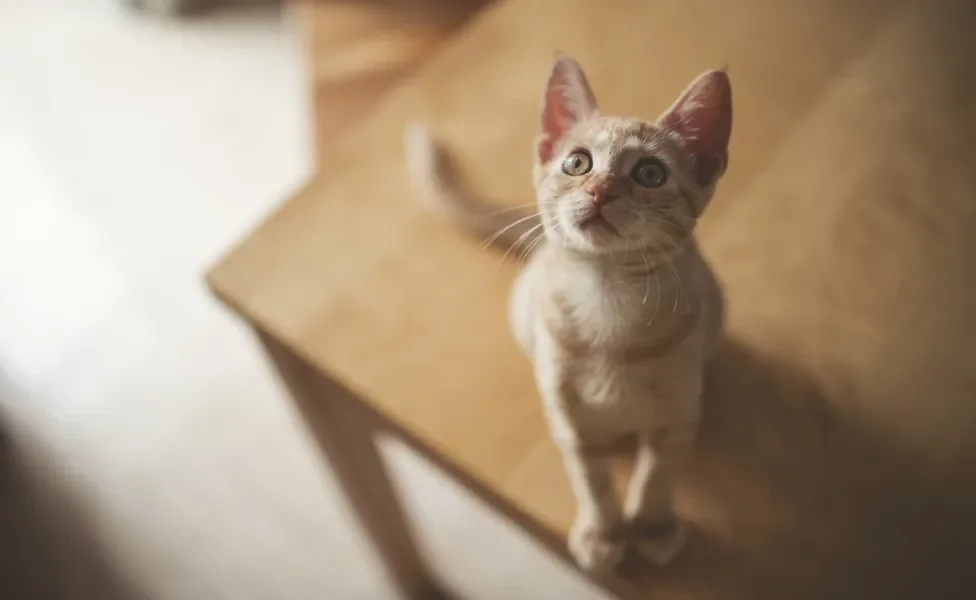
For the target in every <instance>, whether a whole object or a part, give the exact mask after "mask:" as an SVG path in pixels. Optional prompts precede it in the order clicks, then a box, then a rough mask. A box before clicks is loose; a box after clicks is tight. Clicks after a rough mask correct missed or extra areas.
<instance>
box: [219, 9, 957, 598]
mask: <svg viewBox="0 0 976 600" xmlns="http://www.w3.org/2000/svg"><path fill="white" fill-rule="evenodd" d="M969 4H970V3H967V2H964V1H962V0H959V1H954V0H937V1H934V2H922V1H920V0H919V1H910V0H905V1H902V2H891V1H881V0H878V1H871V0H854V1H850V0H846V1H841V0H829V1H825V2H819V3H799V2H796V3H791V2H779V1H774V0H744V1H743V2H737V3H735V5H734V6H731V5H729V4H728V3H725V2H719V1H718V0H694V1H680V2H679V1H677V0H674V1H663V0H661V1H655V2H636V1H635V2H618V3H603V4H601V6H600V10H593V9H592V7H591V4H590V3H589V2H585V1H584V0H564V1H560V2H556V1H554V0H552V1H550V0H518V1H511V2H502V3H500V4H498V5H497V6H494V7H492V8H490V9H488V11H487V12H485V13H483V14H482V15H481V16H480V17H479V18H478V20H477V22H476V23H474V24H473V25H472V26H470V28H468V29H467V30H466V32H465V34H464V35H463V36H461V37H460V38H458V39H457V40H456V41H454V42H452V43H451V44H450V45H449V46H448V47H447V48H445V49H444V50H443V51H442V53H440V54H439V55H438V56H437V57H436V58H435V59H434V60H433V61H432V62H431V63H429V64H428V66H427V67H425V68H424V70H423V71H422V72H421V74H420V75H419V76H418V78H417V79H416V80H415V81H413V82H411V83H409V84H407V85H405V86H403V87H401V88H399V89H398V90H397V91H396V92H395V93H394V94H392V95H391V96H390V97H389V98H388V99H387V101H385V102H384V103H383V104H382V106H380V107H379V108H378V109H377V111H376V112H375V113H374V114H373V115H372V116H371V117H370V118H368V119H367V120H366V121H365V122H364V123H363V124H362V125H361V126H358V127H356V128H355V130H354V131H352V132H351V135H349V136H346V137H344V139H343V141H342V142H341V143H339V144H338V145H337V146H336V148H335V152H334V155H333V157H332V158H331V159H330V168H329V170H328V173H327V174H324V175H322V176H320V177H318V178H317V179H315V180H314V181H312V182H310V183H309V184H308V186H307V187H306V188H305V189H303V190H302V191H300V192H299V193H297V194H296V195H295V197H294V198H293V199H292V200H291V201H290V202H288V203H287V204H286V205H284V207H283V208H282V209H281V210H279V211H278V212H277V213H276V214H275V215H273V216H272V217H271V218H269V220H268V221H267V222H266V223H264V224H263V225H262V226H261V227H260V228H259V230H258V231H256V232H255V233H254V234H253V235H251V236H250V237H249V238H248V239H246V240H244V241H243V243H242V244H241V245H240V246H239V247H238V248H237V249H235V250H234V251H233V252H232V253H230V254H229V255H228V256H227V257H226V258H225V259H224V260H223V261H222V262H221V263H220V264H219V265H218V266H217V267H216V268H215V269H214V270H213V271H212V272H211V273H210V276H209V281H210V285H211V286H212V287H213V289H214V291H215V292H216V293H217V294H218V295H219V296H220V297H221V298H223V299H224V301H225V302H226V303H228V304H229V305H230V306H232V307H233V308H234V309H235V310H237V311H238V312H239V313H240V314H241V315H242V316H243V317H244V318H246V319H248V320H250V321H252V322H254V323H256V324H258V325H259V326H260V327H262V328H266V329H267V330H268V331H270V332H273V334H274V335H275V336H276V337H278V338H280V339H281V340H283V341H284V342H285V343H286V344H287V345H288V346H289V347H291V348H292V349H294V351H295V352H296V353H298V354H300V355H301V356H302V357H303V358H304V359H305V360H307V361H308V362H309V363H311V364H313V365H315V366H316V367H317V368H319V369H321V370H322V371H323V372H324V373H327V374H329V375H330V376H331V377H334V378H336V379H337V380H338V381H340V382H342V383H343V384H344V385H346V386H348V387H349V388H350V389H351V390H352V391H353V392H354V393H355V394H356V395H357V396H358V397H359V398H360V399H361V401H362V402H364V403H366V405H367V406H368V407H369V408H370V410H374V411H376V413H377V414H378V415H381V416H382V417H383V418H384V419H387V420H389V422H390V423H392V424H394V425H395V427H396V428H398V429H399V430H401V431H405V432H409V435H410V436H411V439H413V440H414V441H415V442H416V443H417V444H418V445H420V446H422V447H423V448H424V449H425V451H426V452H427V453H429V454H430V455H432V456H435V457H437V459H438V460H439V461H440V462H442V463H443V464H449V465H452V468H453V470H454V471H455V472H460V473H464V474H465V476H466V477H467V478H469V479H470V480H472V481H474V482H477V485H476V486H475V489H476V491H478V493H479V494H482V495H484V496H485V497H486V499H488V501H489V502H492V503H493V504H495V505H497V506H499V507H501V508H502V509H503V511H504V512H505V513H506V514H509V515H513V514H514V515H517V516H518V517H517V518H516V520H517V521H523V522H530V523H535V524H538V526H539V527H540V528H541V529H542V530H543V531H544V532H550V533H551V535H552V537H554V538H557V539H558V538H561V537H563V536H565V532H566V530H567V528H568V525H569V523H570V520H571V518H572V513H573V506H574V503H573V500H572V497H571V495H570V492H569V489H568V486H567V484H566V481H565V477H564V475H563V473H562V469H561V466H560V464H559V460H558V454H557V452H556V450H555V448H554V447H553V446H552V444H551V443H550V442H549V441H548V437H547V435H546V431H545V427H544V424H543V421H542V415H541V411H540V408H539V406H538V400H537V397H536V393H535V390H534V387H533V383H532V377H531V374H530V371H529V365H528V363H527V361H526V360H525V359H524V358H523V357H522V356H521V355H520V353H519V351H518V350H517V348H516V345H515V343H514V342H513V340H511V339H510V337H509V334H508V332H507V328H506V324H505V304H506V296H507V288H508V284H509V282H510V279H511V276H512V274H513V272H514V267H513V265H510V264H503V265H501V266H499V265H498V257H497V256H495V255H491V254H488V253H486V252H485V251H483V250H482V249H481V248H480V245H479V244H478V243H477V242H476V241H471V240H467V239H465V238H464V237H463V236H461V235H460V234H458V233H457V232H455V231H454V230H452V228H451V227H450V226H449V225H448V224H446V223H444V222H442V221H441V220H440V219H438V218H437V217H436V216H431V215H429V214H427V213H425V212H423V210H422V209H420V208H418V205H419V202H417V201H416V200H415V199H414V198H413V197H412V196H411V194H410V193H409V191H408V190H409V188H408V186H407V178H406V175H405V173H404V168H403V160H402V156H401V150H400V142H399V138H400V131H401V129H402V127H403V126H404V125H405V124H406V123H408V122H410V121H412V120H414V119H417V118H426V119H428V120H430V121H431V122H432V124H433V127H434V128H435V129H436V130H437V131H438V132H439V134H440V135H441V136H443V137H444V138H445V139H447V140H448V141H449V143H450V144H451V145H452V146H454V147H455V148H457V149H458V151H459V154H460V156H461V158H462V162H463V165H464V167H465V169H466V170H467V171H468V174H469V177H470V179H471V181H472V183H473V185H474V186H475V187H476V188H477V189H480V190H483V191H484V192H485V193H486V194H488V195H491V196H493V197H497V198H499V199H501V200H503V201H506V202H510V203H513V204H514V203H522V202H525V201H527V199H528V198H530V193H531V190H530V179H529V164H530V163H529V156H530V155H529V149H530V148H531V145H530V143H531V138H532V136H533V134H534V131H535V128H536V124H537V113H536V111H537V102H538V97H539V89H540V86H541V84H542V81H543V78H544V76H545V73H546V71H547V68H548V65H549V62H550V61H551V59H552V56H553V52H554V50H555V49H560V50H563V51H566V52H570V53H572V54H574V55H575V56H577V57H578V58H579V60H580V62H581V63H582V64H583V66H584V68H585V69H586V70H587V72H588V73H589V75H590V78H591V81H592V83H593V86H594V89H595V91H596V94H597V97H598V99H599V100H600V101H601V103H602V105H603V107H604V110H605V111H606V112H610V113H622V114H628V115H635V116H643V117H648V118H651V117H653V116H655V115H656V113H657V112H659V111H661V110H663V109H664V108H665V107H666V106H667V105H668V104H669V103H670V101H671V100H672V98H673V97H674V96H675V95H676V94H677V93H678V92H679V91H680V90H681V89H682V88H683V86H684V85H685V84H686V83H687V81H689V80H690V79H691V78H692V77H693V76H694V75H696V74H697V73H698V72H700V71H702V70H704V69H706V68H710V67H715V66H721V65H723V64H726V63H727V64H728V65H729V71H730V74H731V77H732V82H733V87H734V90H735V92H734V93H735V106H736V116H735V119H736V121H735V129H734V133H733V142H732V150H731V168H730V171H729V173H728V174H727V175H726V178H725V180H724V181H723V183H722V185H721V187H720V190H719V194H718V197H717V198H716V200H715V202H714V205H713V206H712V207H711V208H710V209H709V211H708V213H707V215H706V217H705V219H704V222H703V223H702V227H701V230H700V238H701V241H702V244H703V247H704V249H705V251H706V253H707V254H708V255H709V257H710V258H711V259H712V261H713V262H714V263H715V265H716V268H717V271H718V273H719V275H720V277H721V279H722V280H723V281H724V283H725V286H726V288H727V292H728V296H729V311H730V314H729V316H730V319H729V321H730V322H729V332H730V340H729V341H728V342H727V343H726V345H725V348H724V349H723V351H722V352H721V353H720V355H719V357H718V359H717V360H716V362H715V364H714V365H713V366H712V367H711V368H710V373H709V380H708V384H707V391H706V399H705V402H706V410H705V424H704V429H703V431H702V435H701V440H700V444H699V448H698V450H697V453H696V456H695V458H694V460H693V461H692V463H691V466H690V468H689V471H688V473H687V474H686V476H685V477H684V478H683V480H682V482H681V486H680V494H679V502H678V510H679V512H680V513H681V514H682V515H683V516H684V517H685V518H687V519H689V520H690V521H691V523H692V525H693V531H692V536H691V540H690V543H689V546H688V548H687V551H686V552H685V553H684V554H683V555H682V556H681V557H680V558H679V560H678V561H677V562H676V563H675V564H674V565H673V566H672V567H669V568H668V569H664V570H650V569H649V568H647V567H643V566H641V565H639V564H634V565H631V567H630V570H629V571H628V572H627V573H626V577H625V578H624V579H622V580H614V581H611V582H610V585H611V586H612V587H613V589H615V590H616V591H617V592H618V593H620V594H621V595H623V596H632V597H635V598H636V597H648V596H649V595H650V594H662V596H660V597H670V598H696V599H697V598H723V599H728V598H743V599H745V598H748V599H753V600H755V599H765V598H769V599H774V598H775V599H780V598H784V597H788V598H824V597H832V598H841V599H844V598H851V599H854V598H866V597H869V598H915V597H919V596H920V595H923V594H924V595H925V597H939V598H969V597H972V596H973V594H974V593H976V581H974V576H973V575H972V574H971V573H972V571H971V570H970V569H969V568H968V566H967V561H968V560H970V558H967V557H972V556H974V555H976V508H974V507H976V485H974V480H973V477H972V473H973V472H976V471H974V468H976V403H974V402H973V396H974V390H976V370H974V368H973V365H974V362H973V356H974V353H973V350H974V341H973V340H976V317H974V312H973V309H972V307H973V306H976V284H974V280H973V276H972V268H971V266H970V264H971V263H970V261H971V259H972V257H973V256H976V203H974V202H973V190H974V189H976V170H974V169H973V168H972V164H974V163H976V145H974V142H973V140H976V118H974V113H973V111H972V106H974V105H976V68H974V66H973V65H974V64H976V63H974V62H973V61H972V60H971V58H972V57H973V56H974V55H976V38H974V37H973V36H972V35H971V33H970V25H969V24H971V23H972V22H974V21H973V19H974V11H973V9H972V8H971V7H970V6H969ZM542 23H544V24H545V26H541V25H540V24H542ZM484 490H490V492H491V493H483V492H484ZM547 535H548V534H547ZM667 594H670V595H667ZM655 597H658V596H655Z"/></svg>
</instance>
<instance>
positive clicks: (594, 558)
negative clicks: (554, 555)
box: [569, 518, 626, 575]
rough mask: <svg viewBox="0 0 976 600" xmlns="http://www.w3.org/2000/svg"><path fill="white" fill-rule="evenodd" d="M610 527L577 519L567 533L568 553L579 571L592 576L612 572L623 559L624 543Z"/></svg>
mask: <svg viewBox="0 0 976 600" xmlns="http://www.w3.org/2000/svg"><path fill="white" fill-rule="evenodd" d="M611 534H612V529H611V528H610V527H605V526H600V524H598V523H594V522H592V521H589V520H585V519H580V518H577V519H576V522H575V523H573V528H572V530H570V532H569V552H570V553H571V554H572V555H573V558H575V559H576V563H577V564H578V565H579V566H580V568H581V569H583V570H584V571H587V572H589V573H592V574H594V575H601V574H603V573H607V572H609V571H611V570H613V568H614V567H616V566H617V565H619V564H620V561H622V560H623V558H624V551H625V549H626V543H625V542H624V540H621V539H617V538H615V537H613V536H612V535H611Z"/></svg>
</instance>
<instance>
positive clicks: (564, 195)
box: [536, 117, 703, 252]
mask: <svg viewBox="0 0 976 600" xmlns="http://www.w3.org/2000/svg"><path fill="white" fill-rule="evenodd" d="M688 163H689V160H688V157H687V156H686V155H685V153H684V152H682V150H681V147H680V145H679V142H678V140H676V139H675V138H674V137H673V136H672V135H670V134H668V133H667V132H665V131H664V130H662V129H661V128H659V127H657V126H655V125H653V124H650V123H645V122H642V121H637V120H633V119H621V118H614V117H594V118H590V119H587V120H584V121H581V122H579V123H577V124H575V125H574V126H573V127H572V128H571V129H570V130H569V131H567V132H566V134H565V135H564V136H563V139H561V140H560V142H559V143H558V144H557V145H556V147H555V148H554V152H553V156H552V158H551V159H550V160H549V161H548V162H547V163H546V164H544V165H540V166H539V167H538V169H537V172H536V176H537V180H536V189H537V195H538V199H539V208H540V212H541V213H542V216H543V222H544V223H545V225H546V230H547V233H548V235H549V238H550V240H552V241H553V242H555V243H557V244H560V245H563V246H567V247H572V248H576V249H578V250H583V251H591V252H610V251H614V250H627V249H636V248H641V247H646V248H655V246H659V247H661V248H668V247H670V246H672V245H674V243H675V242H677V241H679V240H681V239H683V238H684V237H685V236H686V235H687V234H688V233H689V232H690V231H691V229H692V228H693V227H694V224H695V219H696V214H697V211H698V209H697V208H696V206H701V204H702V203H703V201H702V197H701V196H702V192H703V190H702V189H701V188H700V187H699V186H697V185H696V184H695V181H694V178H693V177H692V176H691V167H692V166H691V165H690V164H688Z"/></svg>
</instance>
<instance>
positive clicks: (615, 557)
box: [542, 373, 626, 574]
mask: <svg viewBox="0 0 976 600" xmlns="http://www.w3.org/2000/svg"><path fill="white" fill-rule="evenodd" d="M543 379H544V378H543ZM550 381H552V383H553V384H554V385H552V386H547V385H543V386H542V392H543V396H544V400H545V404H546V413H547V416H548V420H549V425H550V428H551V430H552V435H553V439H554V441H555V442H556V445H557V446H558V447H559V451H560V453H561V454H562V458H563V465H564V467H565V470H566V474H567V476H568V477H569V483H570V487H571V488H572V490H573V496H574V497H575V499H576V505H577V512H576V520H575V521H574V522H573V527H572V529H571V530H570V532H569V551H570V553H571V554H572V555H573V558H575V559H576V562H577V564H579V565H580V567H582V568H583V569H585V570H587V571H589V572H591V573H595V574H600V573H605V572H607V571H609V570H610V569H613V568H614V567H615V566H617V564H619V563H620V561H621V560H622V559H623V556H624V550H625V546H626V543H625V541H624V540H623V539H621V538H620V537H619V530H620V524H621V521H622V514H621V510H620V503H619V501H618V499H617V495H616V494H615V493H614V489H613V481H612V478H611V472H610V461H609V458H608V457H607V456H606V455H605V454H601V453H600V452H599V451H598V450H593V449H588V448H587V447H586V445H585V443H584V442H585V440H583V439H581V437H580V436H579V428H578V424H577V423H574V422H573V420H572V416H571V415H570V411H569V410H568V407H571V406H579V398H578V397H577V396H576V392H575V389H574V388H573V385H572V382H571V381H570V380H569V376H568V373H567V374H566V375H565V377H564V376H558V377H557V378H555V379H553V380H550Z"/></svg>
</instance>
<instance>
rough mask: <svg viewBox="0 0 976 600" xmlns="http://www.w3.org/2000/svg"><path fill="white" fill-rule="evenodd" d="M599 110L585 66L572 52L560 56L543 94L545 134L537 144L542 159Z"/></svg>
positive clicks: (546, 159)
mask: <svg viewBox="0 0 976 600" xmlns="http://www.w3.org/2000/svg"><path fill="white" fill-rule="evenodd" d="M595 112H596V99H595V98H594V97H593V92H592V91H591V90H590V84H589V83H588V82H587V81H586V75H585V74H584V73H583V69H582V68H581V67H580V66H579V63H577V62H576V61H575V60H573V59H572V58H570V57H569V56H566V55H561V56H558V57H557V58H556V60H555V62H554V63H553V64H552V71H550V73H549V80H548V81H546V89H545V92H544V94H543V97H542V135H541V136H539V139H538V142H537V144H536V150H537V153H538V159H539V162H540V163H542V164H545V163H547V162H549V160H551V159H552V155H553V151H554V150H555V146H556V144H557V143H558V142H559V140H560V139H561V138H562V137H563V136H564V135H565V134H566V132H567V131H569V130H570V128H572V127H573V125H575V124H576V123H578V122H579V121H581V120H583V119H586V118H588V117H590V116H591V115H592V114H593V113H595Z"/></svg>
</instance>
